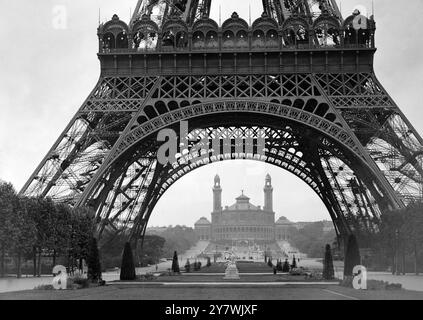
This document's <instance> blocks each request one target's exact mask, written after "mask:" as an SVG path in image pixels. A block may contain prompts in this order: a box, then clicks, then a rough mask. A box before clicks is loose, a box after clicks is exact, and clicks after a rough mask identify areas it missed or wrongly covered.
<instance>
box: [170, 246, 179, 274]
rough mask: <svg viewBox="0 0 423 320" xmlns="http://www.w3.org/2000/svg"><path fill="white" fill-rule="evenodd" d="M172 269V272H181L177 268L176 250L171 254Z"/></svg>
mask: <svg viewBox="0 0 423 320" xmlns="http://www.w3.org/2000/svg"><path fill="white" fill-rule="evenodd" d="M172 271H173V272H174V273H180V272H181V270H180V269H179V262H178V253H177V252H176V251H175V252H174V254H173V260H172Z"/></svg>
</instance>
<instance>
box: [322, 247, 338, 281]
mask: <svg viewBox="0 0 423 320" xmlns="http://www.w3.org/2000/svg"><path fill="white" fill-rule="evenodd" d="M323 279H325V280H333V279H335V271H334V269H333V258H332V249H331V247H330V245H329V244H328V245H326V251H325V260H324V262H323Z"/></svg>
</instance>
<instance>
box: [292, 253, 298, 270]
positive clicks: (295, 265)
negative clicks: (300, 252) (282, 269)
mask: <svg viewBox="0 0 423 320" xmlns="http://www.w3.org/2000/svg"><path fill="white" fill-rule="evenodd" d="M291 269H297V259H295V256H294V258H292V264H291Z"/></svg>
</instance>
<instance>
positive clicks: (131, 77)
mask: <svg viewBox="0 0 423 320" xmlns="http://www.w3.org/2000/svg"><path fill="white" fill-rule="evenodd" d="M210 5H211V1H210V0H191V1H173V0H148V1H139V3H138V5H137V9H136V11H135V13H134V17H133V19H132V21H131V23H130V24H129V25H127V24H126V23H124V22H123V21H121V20H119V18H118V17H117V16H115V17H113V19H112V20H111V21H109V22H107V23H106V24H104V25H102V26H100V28H99V32H98V34H99V41H100V46H99V50H100V53H99V59H100V62H101V71H102V72H101V76H100V80H99V82H98V84H97V85H96V87H95V88H94V90H93V91H92V92H91V94H90V95H89V97H88V98H87V100H86V101H85V102H84V104H83V105H82V107H81V108H80V109H79V110H78V112H77V113H76V115H75V117H74V118H73V119H72V121H71V122H70V123H69V125H68V126H67V127H66V129H65V130H64V132H63V133H62V134H61V136H60V137H59V139H58V140H57V142H56V143H55V144H54V145H53V147H52V149H51V150H50V151H49V152H48V154H47V156H46V157H45V158H44V160H43V161H42V163H41V164H40V165H39V167H38V168H37V169H36V171H35V172H34V174H33V175H32V176H31V178H30V179H29V181H28V182H27V184H26V185H25V186H24V188H23V189H22V193H23V194H26V195H29V196H43V197H51V198H53V199H54V200H56V201H61V202H67V203H70V204H72V205H76V206H85V205H89V206H92V207H93V208H94V209H95V210H96V212H97V219H98V221H99V233H100V234H103V233H104V232H114V233H127V234H128V236H129V235H131V236H132V237H135V238H136V237H139V236H142V235H143V234H144V232H145V230H146V227H147V224H148V221H149V218H150V216H151V214H152V213H153V210H154V207H155V205H156V204H157V202H158V201H159V200H160V199H161V197H162V196H163V194H164V193H165V192H166V191H167V190H168V189H169V188H170V186H172V185H173V184H174V183H176V182H177V181H178V180H179V179H180V178H181V177H183V176H184V175H186V174H189V173H190V172H192V171H194V170H195V169H197V168H199V167H202V166H205V165H207V164H209V163H211V162H217V161H225V160H231V159H247V160H255V161H262V162H265V163H268V164H271V165H275V166H277V167H280V168H282V169H284V170H287V171H289V172H291V173H293V174H295V175H296V176H297V177H299V178H300V179H302V180H303V181H304V182H305V183H306V184H307V185H308V186H310V188H311V189H312V190H313V191H314V192H315V193H316V194H317V195H318V196H319V197H320V199H321V200H322V201H323V203H324V204H325V206H326V207H327V209H328V212H329V213H330V215H331V217H332V219H333V221H334V224H335V226H336V230H337V232H338V233H339V234H341V235H346V234H349V233H350V232H352V231H354V230H355V229H357V228H361V229H365V230H368V231H372V232H373V231H377V229H378V228H377V226H378V223H379V218H380V216H381V213H382V212H383V211H385V210H388V209H393V208H399V207H402V206H405V205H407V204H408V203H410V202H412V201H416V200H417V199H418V198H419V197H422V182H423V141H422V139H421V137H420V136H419V134H418V132H417V131H416V130H415V129H414V128H413V127H412V125H411V124H410V122H409V121H408V120H407V118H406V117H405V116H404V115H403V113H402V112H401V111H400V109H399V108H398V106H397V105H396V104H395V102H394V101H393V100H392V99H391V98H390V96H389V95H388V94H387V92H386V91H385V89H384V88H383V87H382V85H381V84H380V83H379V81H378V80H377V78H376V77H375V74H374V70H373V56H374V53H375V43H374V32H375V24H374V21H373V20H371V19H368V20H367V27H366V28H365V29H359V30H355V31H354V23H353V22H354V19H356V18H357V17H358V16H357V14H356V15H353V16H351V17H348V18H347V19H345V21H344V20H343V19H342V17H341V15H340V13H339V9H338V8H337V6H336V1H332V0H330V1H329V0H319V1H314V0H308V1H306V0H302V1H294V0H293V1H285V0H283V1H282V0H280V1H278V0H265V1H263V8H264V12H265V14H264V15H262V17H261V18H259V19H257V20H256V21H255V22H254V23H253V24H252V25H251V26H249V25H248V23H247V22H245V21H244V20H242V19H240V18H239V17H238V15H237V14H233V15H232V17H231V18H230V19H228V20H226V21H225V22H224V23H223V24H222V26H218V24H217V23H216V22H214V21H213V20H211V19H209V17H208V16H209V13H210ZM361 19H365V18H364V17H361ZM181 121H187V122H188V123H189V132H190V135H189V137H188V138H192V139H188V140H191V144H190V145H189V146H188V147H187V148H188V151H189V153H188V154H184V153H181V155H180V156H179V157H178V160H177V161H176V162H175V163H172V164H171V165H162V164H160V163H159V162H158V160H157V153H158V149H159V147H160V143H159V142H158V141H157V134H158V133H159V132H160V131H161V130H162V129H169V128H172V129H174V130H175V131H178V129H179V125H180V123H181ZM198 129H201V130H202V131H197V130H198ZM195 135H200V136H202V135H206V136H202V138H204V139H203V140H204V141H206V140H207V141H208V143H206V145H207V147H208V148H207V152H205V153H203V154H198V153H197V154H195V153H194V151H193V150H194V149H192V148H193V147H194V145H193V142H194V141H196V139H194V138H195ZM197 138H198V137H197ZM206 138H207V139H206ZM179 139H183V137H179ZM216 141H217V142H216ZM219 143H221V144H219ZM260 151H262V152H260ZM128 230H131V233H129V232H128Z"/></svg>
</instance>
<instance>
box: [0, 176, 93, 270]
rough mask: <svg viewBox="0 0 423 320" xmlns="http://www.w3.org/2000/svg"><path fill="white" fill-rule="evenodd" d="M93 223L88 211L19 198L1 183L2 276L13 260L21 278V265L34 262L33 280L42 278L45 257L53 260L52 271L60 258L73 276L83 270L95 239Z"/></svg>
mask: <svg viewBox="0 0 423 320" xmlns="http://www.w3.org/2000/svg"><path fill="white" fill-rule="evenodd" d="M93 222H94V219H93V214H92V212H91V211H90V210H89V209H86V208H71V207H70V206H68V205H65V204H56V203H54V202H53V201H52V200H51V199H48V198H46V199H45V198H28V197H24V196H20V195H18V194H17V193H16V191H15V189H14V188H13V186H12V185H11V184H8V183H4V182H0V275H1V276H4V275H5V273H6V267H7V265H6V260H10V259H12V260H14V261H15V271H16V274H17V276H18V277H21V275H22V269H21V266H22V263H23V262H24V261H28V260H32V262H33V274H34V276H40V275H41V263H42V258H43V257H48V258H50V260H51V266H52V267H53V266H55V265H56V262H57V261H56V260H57V259H58V258H59V257H60V258H64V259H65V261H66V264H67V266H68V267H69V270H70V271H71V272H72V271H73V270H74V269H75V268H79V269H82V261H83V260H84V259H86V258H87V254H88V248H89V242H90V241H91V240H92V238H93V231H94V223H93ZM7 258H8V259H7Z"/></svg>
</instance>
